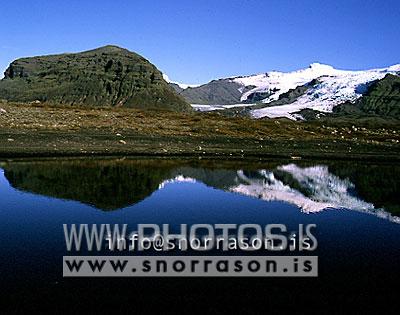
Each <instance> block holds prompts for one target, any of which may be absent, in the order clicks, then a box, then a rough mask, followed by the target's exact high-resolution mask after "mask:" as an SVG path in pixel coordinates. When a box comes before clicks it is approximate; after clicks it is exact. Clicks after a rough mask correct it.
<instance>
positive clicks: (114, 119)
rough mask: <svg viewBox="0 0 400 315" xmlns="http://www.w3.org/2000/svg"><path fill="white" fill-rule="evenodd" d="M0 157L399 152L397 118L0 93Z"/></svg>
mask: <svg viewBox="0 0 400 315" xmlns="http://www.w3.org/2000/svg"><path fill="white" fill-rule="evenodd" d="M0 108H2V109H3V112H2V113H1V114H0V158H3V159H7V158H18V157H21V158H22V157H31V158H32V157H73V156H81V157H91V156H92V157H93V156H162V157H193V158H199V157H202V158H203V157H204V158H223V159H234V158H240V159H242V158H252V159H254V158H256V159H271V158H285V159H301V158H302V159H336V160H343V159H345V160H391V161H399V160H400V126H399V125H398V124H395V123H393V122H388V123H387V124H385V125H379V124H371V122H368V121H352V122H351V123H349V122H348V121H334V120H332V121H310V122H293V121H288V120H284V119H283V120H282V119H281V120H279V119H261V120H254V119H250V118H243V117H226V116H223V115H220V114H219V113H177V112H168V111H163V112H159V111H141V110H135V109H127V108H84V107H68V106H49V105H48V104H26V103H8V102H1V101H0Z"/></svg>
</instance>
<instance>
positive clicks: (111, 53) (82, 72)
mask: <svg viewBox="0 0 400 315" xmlns="http://www.w3.org/2000/svg"><path fill="white" fill-rule="evenodd" d="M4 75H5V77H4V79H2V80H1V81H0V99H6V100H10V101H21V102H31V101H36V100H38V101H41V102H50V103H55V104H57V103H61V104H71V105H72V104H83V105H95V106H125V107H133V108H141V109H166V110H175V111H190V110H191V107H190V105H189V104H188V103H187V102H186V101H185V100H184V99H183V98H182V97H181V96H179V95H178V94H177V93H176V92H175V91H174V89H173V88H171V87H170V86H169V85H168V83H167V82H165V81H164V79H163V76H162V74H161V72H160V71H159V70H158V69H157V68H156V67H155V66H154V65H153V64H151V63H150V62H149V61H148V60H146V59H145V58H143V57H142V56H140V55H138V54H136V53H133V52H130V51H128V50H126V49H123V48H120V47H117V46H104V47H101V48H97V49H94V50H89V51H85V52H81V53H71V54H60V55H49V56H39V57H30V58H21V59H17V60H15V61H13V62H12V63H11V64H10V66H9V67H8V68H7V70H6V72H5V73H4Z"/></svg>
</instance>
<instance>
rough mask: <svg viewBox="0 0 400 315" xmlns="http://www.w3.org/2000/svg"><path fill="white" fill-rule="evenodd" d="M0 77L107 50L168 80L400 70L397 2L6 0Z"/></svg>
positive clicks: (0, 11)
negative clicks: (20, 64) (130, 55)
mask: <svg viewBox="0 0 400 315" xmlns="http://www.w3.org/2000/svg"><path fill="white" fill-rule="evenodd" d="M0 16H1V26H0V69H1V70H0V71H3V70H4V69H5V68H6V67H7V65H8V64H9V63H10V62H11V61H12V60H14V59H16V58H18V57H23V56H33V55H44V54H50V53H62V52H77V51H83V50H88V49H92V48H96V47H99V46H103V45H106V44H115V45H119V46H122V47H125V48H127V49H129V50H132V51H135V52H137V53H139V54H141V55H143V56H144V57H146V58H147V59H149V60H150V61H151V62H152V63H154V64H155V65H156V66H157V67H158V68H159V69H160V70H162V71H163V72H165V73H166V74H168V75H169V77H170V78H171V79H172V80H176V81H179V82H183V83H192V84H196V83H205V82H207V81H209V80H210V79H214V78H219V77H226V76H232V75H244V74H253V73H261V72H265V71H269V70H282V71H290V70H295V69H298V68H302V67H306V66H308V65H309V64H310V63H312V62H321V63H327V64H331V65H333V66H334V67H337V68H342V69H366V68H376V67H384V66H388V65H392V64H396V63H400V1H399V0H380V1H379V0H376V1H371V0H362V1H358V0H332V1H323V0H313V1H308V0H274V1H269V0H259V1H255V0H195V1H189V0H174V1H172V0H170V1H168V0H153V1H152V0H147V1H145V0H130V1H129V0H124V1H123V0H93V1H90V0H80V1H78V0H64V1H59V0H36V1H34V0H31V1H30V0H25V1H22V0H12V1H2V2H1V4H0Z"/></svg>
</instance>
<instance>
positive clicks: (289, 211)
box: [0, 158, 400, 300]
mask: <svg viewBox="0 0 400 315" xmlns="http://www.w3.org/2000/svg"><path fill="white" fill-rule="evenodd" d="M399 196H400V166H398V165H393V164H382V163H381V164H376V163H368V162H365V161H364V162H354V161H353V162H330V161H291V160H289V161H284V160H271V161H246V160H238V161H213V160H190V159H188V160H177V159H145V158H140V159H130V158H118V159H116V158H112V159H111V158H109V159H65V160H63V159H48V160H30V161H27V160H9V161H4V162H2V163H1V164H0V224H1V229H0V239H1V242H2V246H1V252H0V260H1V267H0V272H1V281H2V289H3V290H4V288H7V291H9V292H11V291H12V290H15V292H25V293H24V298H28V299H29V298H31V299H33V300H34V295H35V294H37V293H38V292H39V293H40V292H46V294H47V293H49V292H52V294H53V293H54V294H58V295H57V296H62V297H63V299H64V300H66V299H67V298H66V297H67V296H69V295H71V294H72V293H71V292H72V291H73V292H79V288H85V291H84V292H86V293H87V292H89V291H90V290H94V289H93V288H92V284H95V283H99V281H103V282H102V283H103V284H104V283H105V284H107V283H110V281H114V282H115V280H109V279H105V280H104V279H103V280H94V279H89V280H85V281H83V280H77V279H64V278H62V256H63V255H67V254H68V253H67V252H66V249H65V243H64V235H63V224H72V223H78V224H79V223H87V224H92V223H110V224H114V223H119V224H128V225H137V224H139V223H155V224H160V225H161V224H164V223H168V224H170V225H171V226H172V227H174V226H175V227H177V226H179V224H183V223H185V224H190V225H191V224H196V223H207V224H220V223H234V224H242V223H256V224H260V225H266V224H271V223H280V224H285V225H286V226H287V227H288V228H289V229H291V228H292V229H293V230H295V229H296V227H297V226H298V225H299V224H308V223H314V224H316V225H317V228H316V231H315V235H316V237H317V239H318V250H317V252H315V253H312V254H316V255H318V256H319V275H320V276H319V277H318V278H317V279H310V280H309V279H307V280H304V279H303V280H299V281H297V280H295V279H290V280H287V279H285V280H283V279H274V280H268V279H259V280H255V281H258V283H255V282H253V283H252V284H251V285H252V286H254V287H257V290H258V291H259V290H261V292H262V290H267V287H270V286H271V285H272V286H274V288H275V290H280V289H279V287H280V286H281V287H282V288H281V290H286V288H287V287H291V288H292V291H291V292H292V294H296V292H297V293H299V294H304V292H303V289H302V288H300V284H301V285H303V284H304V285H307V286H308V288H309V289H310V290H314V292H313V293H312V294H314V295H315V296H317V297H318V294H320V295H321V296H322V295H324V297H326V296H330V297H332V296H341V295H346V296H349V295H351V294H353V297H352V298H357V296H358V297H359V298H360V297H361V296H362V297H364V298H366V299H368V298H370V297H369V296H372V295H373V296H374V297H376V296H377V295H378V296H379V297H381V298H382V300H385V299H386V298H388V296H389V295H390V294H391V293H393V292H389V290H386V289H387V288H388V287H390V285H391V284H394V285H398V278H399V274H398V267H399V257H400V241H399V240H400V218H399V217H400V197H399ZM149 281H150V280H149ZM154 281H158V280H151V282H146V280H145V279H144V280H143V279H141V280H139V282H137V281H135V282H133V280H124V282H123V283H124V287H125V289H128V290H133V291H132V292H136V291H135V290H138V287H137V286H138V285H139V284H140V290H145V287H146V286H147V285H148V284H149V283H152V285H151V288H152V290H153V289H154V285H155V286H156V287H160V286H161V287H162V286H163V285H165V286H168V288H169V289H171V288H170V287H169V286H172V284H171V285H170V284H166V282H162V281H164V280H159V281H160V282H157V283H156V284H155V283H154ZM166 281H167V280H166ZM168 281H170V280H168ZM182 281H184V282H182ZM190 281H192V280H190V279H185V280H179V281H178V280H177V281H176V282H174V285H173V287H174V288H179V287H180V286H183V287H187V286H188V285H189V284H188V283H189V282H190ZM193 281H195V282H196V281H198V280H193ZM224 281H241V282H237V284H238V285H243V284H244V283H245V282H244V281H246V280H245V279H242V280H221V279H220V280H217V281H213V284H214V285H215V286H216V288H218V285H219V286H221V287H225V286H226V282H224ZM247 281H253V280H247ZM295 281H296V282H295ZM117 283H118V284H121V283H122V280H121V282H117ZM138 283H139V284H138ZM170 283H171V282H170ZM249 283H251V282H249ZM203 284H204V282H203ZM296 286H297V287H296ZM196 287H197V289H198V287H199V286H198V283H197V284H196ZM77 290H78V291H77ZM82 290H83V289H82ZM96 290H99V289H98V288H97V289H96ZM198 290H199V289H198ZM208 290H210V288H208ZM211 290H212V289H211ZM215 290H217V289H215ZM231 290H234V289H233V287H232V288H231ZM82 292H83V291H82ZM82 292H81V293H76V294H82ZM68 294H69V295H68ZM92 294H96V295H97V296H98V295H100V296H101V295H102V294H106V293H105V292H104V291H96V292H95V293H93V292H92ZM107 294H109V292H108V293H107ZM202 294H204V292H203V293H202ZM108 296H109V295H108ZM197 298H199V299H201V297H197Z"/></svg>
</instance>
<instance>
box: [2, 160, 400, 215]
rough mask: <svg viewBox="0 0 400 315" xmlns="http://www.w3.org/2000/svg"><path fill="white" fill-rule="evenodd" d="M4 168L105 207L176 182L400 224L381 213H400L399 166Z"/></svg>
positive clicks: (114, 163)
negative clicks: (359, 213) (373, 216)
mask: <svg viewBox="0 0 400 315" xmlns="http://www.w3.org/2000/svg"><path fill="white" fill-rule="evenodd" d="M303 164H304V162H303ZM3 168H4V174H5V177H6V178H7V180H8V181H9V182H10V184H11V185H12V186H13V187H15V188H17V189H20V190H23V191H28V192H33V193H36V194H42V195H47V196H52V197H56V198H63V199H71V200H77V201H80V202H83V203H86V204H90V205H93V206H95V207H97V208H99V209H103V210H114V209H119V208H123V207H126V206H128V205H132V204H135V203H137V202H138V201H140V200H143V199H145V198H146V197H148V196H150V195H151V194H152V193H153V192H154V191H155V190H157V189H161V188H163V187H164V186H165V185H168V184H170V183H177V182H183V181H185V182H196V181H198V182H202V183H204V184H205V185H207V186H210V187H213V188H216V189H221V190H224V191H229V192H235V193H240V194H243V195H246V196H252V197H256V198H260V199H263V200H266V201H270V200H277V201H284V202H288V203H291V204H294V205H296V206H298V207H299V208H300V209H301V210H302V211H303V212H305V213H311V212H318V211H321V210H324V209H327V208H346V209H350V210H357V211H364V212H368V213H373V214H376V215H379V216H383V217H387V218H388V219H390V220H394V221H396V220H399V219H398V218H397V217H391V216H390V214H388V213H387V212H385V211H383V210H382V209H381V208H384V209H385V210H389V211H390V212H391V213H392V214H397V212H396V211H397V210H398V209H399V205H398V201H397V199H396V198H397V196H398V190H399V181H400V179H399V176H397V175H398V170H399V168H398V167H396V166H393V165H388V166H385V165H366V164H363V165H358V164H357V163H354V162H353V163H351V164H349V163H344V162H340V163H333V164H332V163H329V166H325V165H317V166H315V165H307V164H304V165H303V166H299V165H295V164H285V165H281V166H277V164H275V165H269V166H267V165H266V164H263V165H260V164H254V165H250V164H246V165H240V164H237V166H235V165H232V164H227V163H222V162H219V163H217V164H213V163H211V164H209V163H208V162H207V161H202V162H198V161H197V162H193V161H177V160H157V159H153V160H146V159H139V160H130V159H123V160H64V161H60V160H52V161H34V162H8V163H6V164H5V165H4V166H3ZM238 168H243V169H244V170H239V171H238V170H237V169H238ZM396 174H397V175H396Z"/></svg>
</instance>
